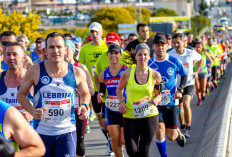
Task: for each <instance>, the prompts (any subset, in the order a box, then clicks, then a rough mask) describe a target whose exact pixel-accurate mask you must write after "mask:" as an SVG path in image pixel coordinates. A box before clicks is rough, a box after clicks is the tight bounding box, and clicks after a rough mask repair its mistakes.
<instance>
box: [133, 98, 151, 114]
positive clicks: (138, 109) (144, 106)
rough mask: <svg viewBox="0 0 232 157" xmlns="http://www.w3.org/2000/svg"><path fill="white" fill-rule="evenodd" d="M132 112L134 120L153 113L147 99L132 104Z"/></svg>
mask: <svg viewBox="0 0 232 157" xmlns="http://www.w3.org/2000/svg"><path fill="white" fill-rule="evenodd" d="M133 111H134V116H135V117H136V118H143V117H146V116H147V115H149V114H151V113H153V112H154V111H153V107H152V105H151V101H150V98H149V97H146V98H143V99H142V100H139V101H134V102H133Z"/></svg>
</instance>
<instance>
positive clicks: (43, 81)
mask: <svg viewBox="0 0 232 157" xmlns="http://www.w3.org/2000/svg"><path fill="white" fill-rule="evenodd" d="M49 81H50V78H49V77H48V76H43V77H42V78H41V82H42V83H43V84H48V83H49Z"/></svg>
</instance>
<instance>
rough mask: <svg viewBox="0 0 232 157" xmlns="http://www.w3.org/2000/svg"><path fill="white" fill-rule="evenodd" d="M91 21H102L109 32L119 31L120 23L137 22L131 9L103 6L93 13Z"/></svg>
mask: <svg viewBox="0 0 232 157" xmlns="http://www.w3.org/2000/svg"><path fill="white" fill-rule="evenodd" d="M90 21H91V23H92V22H94V21H96V22H99V23H101V24H102V26H103V28H104V30H106V31H107V32H118V24H119V23H134V22H135V21H134V18H133V17H132V16H131V13H130V11H128V10H127V9H125V8H120V7H108V8H107V7H102V8H101V9H100V10H97V11H96V12H95V13H94V14H93V16H92V18H91V20H90Z"/></svg>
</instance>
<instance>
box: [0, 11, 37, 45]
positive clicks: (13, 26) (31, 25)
mask: <svg viewBox="0 0 232 157" xmlns="http://www.w3.org/2000/svg"><path fill="white" fill-rule="evenodd" d="M39 19H40V16H39V15H38V14H35V12H32V13H30V14H29V15H27V16H23V15H22V13H20V12H13V13H11V14H10V15H7V14H6V13H2V9H0V32H4V31H8V30H11V31H14V32H15V33H16V34H17V35H20V34H25V35H26V36H28V38H29V39H30V40H31V41H32V42H35V40H36V38H37V37H39V36H40V34H39V32H38V31H37V29H38V28H39V23H40V21H39Z"/></svg>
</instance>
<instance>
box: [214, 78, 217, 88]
mask: <svg viewBox="0 0 232 157" xmlns="http://www.w3.org/2000/svg"><path fill="white" fill-rule="evenodd" d="M217 81H218V80H217ZM213 85H214V88H217V87H218V83H217V82H216V81H213Z"/></svg>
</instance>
